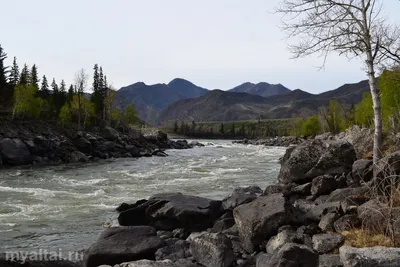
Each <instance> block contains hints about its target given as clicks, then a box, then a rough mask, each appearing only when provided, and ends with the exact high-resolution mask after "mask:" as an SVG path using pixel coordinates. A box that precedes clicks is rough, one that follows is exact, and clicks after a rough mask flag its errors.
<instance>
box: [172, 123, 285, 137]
mask: <svg viewBox="0 0 400 267" xmlns="http://www.w3.org/2000/svg"><path fill="white" fill-rule="evenodd" d="M290 121H291V120H290V119H288V120H284V119H282V120H263V121H261V120H254V121H236V122H234V121H231V122H229V121H227V122H195V121H191V122H186V121H180V122H179V121H175V122H174V123H173V125H172V126H169V127H168V126H167V129H166V130H167V131H168V132H173V133H175V134H178V135H183V136H187V137H194V138H207V139H243V138H256V137H275V136H285V135H288V134H289V131H290V128H289V127H290V125H291V124H290Z"/></svg>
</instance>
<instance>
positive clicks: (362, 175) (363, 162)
mask: <svg viewBox="0 0 400 267" xmlns="http://www.w3.org/2000/svg"><path fill="white" fill-rule="evenodd" d="M372 174H373V168H372V160H368V159H359V160H356V161H355V162H354V163H353V167H352V171H351V178H352V179H348V180H347V184H348V185H349V186H353V187H354V186H360V183H361V182H369V181H370V180H371V178H372Z"/></svg>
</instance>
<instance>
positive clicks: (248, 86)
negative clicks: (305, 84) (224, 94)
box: [229, 82, 290, 97]
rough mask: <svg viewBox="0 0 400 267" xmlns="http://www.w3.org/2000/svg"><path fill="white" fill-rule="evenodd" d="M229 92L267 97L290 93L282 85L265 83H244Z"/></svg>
mask: <svg viewBox="0 0 400 267" xmlns="http://www.w3.org/2000/svg"><path fill="white" fill-rule="evenodd" d="M229 92H235V93H248V94H252V95H259V96H263V97H269V96H273V95H279V94H285V93H288V92H290V90H289V89H288V88H286V87H285V86H283V85H282V84H269V83H266V82H261V83H258V84H254V83H250V82H246V83H243V84H241V85H239V86H237V87H235V88H233V89H231V90H229Z"/></svg>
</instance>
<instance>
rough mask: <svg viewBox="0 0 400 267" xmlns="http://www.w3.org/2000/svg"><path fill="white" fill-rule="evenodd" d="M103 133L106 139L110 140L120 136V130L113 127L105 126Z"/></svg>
mask: <svg viewBox="0 0 400 267" xmlns="http://www.w3.org/2000/svg"><path fill="white" fill-rule="evenodd" d="M101 134H102V136H103V137H104V138H105V139H107V140H109V141H115V140H117V139H118V137H119V133H118V131H117V130H115V129H113V128H111V127H105V128H104V129H102V132H101Z"/></svg>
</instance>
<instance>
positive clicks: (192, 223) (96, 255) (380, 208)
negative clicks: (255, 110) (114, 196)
mask: <svg viewBox="0 0 400 267" xmlns="http://www.w3.org/2000/svg"><path fill="white" fill-rule="evenodd" d="M399 160H400V151H399V152H395V153H393V154H390V155H388V156H387V157H385V158H384V159H383V160H382V161H381V162H380V170H381V171H380V172H379V173H378V176H377V177H378V178H379V180H378V181H384V177H386V174H387V173H386V172H387V171H389V170H390V174H391V175H392V177H396V175H399V174H400V165H399V164H395V163H396V162H398V161H399ZM393 163H394V164H393ZM393 175H395V176H393ZM371 178H372V162H371V161H370V160H368V159H357V153H356V150H355V149H354V146H353V145H352V144H351V143H349V142H347V141H345V140H330V139H329V138H318V139H315V140H310V141H304V142H302V143H301V144H300V145H298V146H291V147H289V148H288V149H287V151H286V154H285V155H284V157H283V158H282V159H281V170H280V173H279V176H278V182H277V183H276V184H274V185H270V186H268V187H267V188H265V189H264V190H262V189H261V188H259V187H257V186H249V187H245V188H237V189H235V190H234V191H233V192H232V193H231V195H229V196H227V197H226V198H225V199H223V200H212V199H207V198H203V197H197V196H189V195H183V194H180V193H170V194H158V195H154V196H152V197H150V198H149V199H142V200H138V201H137V202H136V203H133V204H127V203H123V204H121V205H120V206H119V207H118V208H117V212H118V224H117V225H115V226H114V227H112V228H108V229H106V230H105V231H104V232H103V233H102V234H101V235H100V237H99V239H98V240H97V242H96V243H95V244H93V245H92V246H91V247H90V248H89V249H88V250H87V251H86V252H85V259H84V262H83V263H82V264H83V265H84V266H85V267H97V266H103V267H106V266H116V267H148V266H152V267H153V266H155V267H164V266H165V267H186V266H187V267H201V266H205V267H229V266H243V267H244V266H246V267H247V266H256V267H278V266H279V267H283V266H290V267H317V266H319V267H340V266H344V267H356V266H357V267H358V266H365V267H368V266H386V267H391V266H393V267H394V266H400V249H399V248H386V247H364V248H357V247H352V246H350V245H352V244H353V243H352V240H351V239H349V237H348V236H347V235H346V232H349V231H353V230H354V229H359V228H361V229H362V230H364V231H371V232H374V233H377V232H376V231H378V232H380V233H391V235H390V236H391V237H392V238H393V239H396V238H398V237H400V223H399V222H398V220H396V218H398V217H399V216H400V207H398V206H396V205H394V206H393V205H392V206H389V205H387V204H386V202H385V201H383V200H384V198H378V197H376V196H374V195H373V194H371V193H373V190H371V189H372V188H373V187H374V184H376V183H375V182H376V181H375V180H374V182H372V181H371ZM378 184H380V183H378ZM393 218H394V220H392V219H393ZM397 240H398V239H397ZM386 245H387V244H386ZM67 263H68V264H70V265H58V264H57V265H54V264H53V265H39V264H46V263H43V262H37V263H35V262H30V264H31V265H29V266H41V267H44V266H46V267H47V266H80V265H79V264H78V263H72V262H64V264H67ZM1 264H3V265H1ZM12 264H14V263H11V262H10V261H5V260H3V262H2V260H1V258H0V265H1V266H6V267H8V266H19V265H12ZM35 264H36V265H35Z"/></svg>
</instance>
